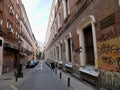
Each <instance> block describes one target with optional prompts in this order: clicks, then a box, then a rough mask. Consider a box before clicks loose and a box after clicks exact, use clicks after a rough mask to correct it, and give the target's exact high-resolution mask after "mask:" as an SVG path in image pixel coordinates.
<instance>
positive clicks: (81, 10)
mask: <svg viewBox="0 0 120 90" xmlns="http://www.w3.org/2000/svg"><path fill="white" fill-rule="evenodd" d="M119 17H120V0H53V4H52V8H51V13H50V18H49V22H48V29H47V34H46V42H45V43H46V47H45V50H46V52H45V57H46V60H48V61H52V62H55V63H57V66H58V67H61V68H62V69H63V70H66V71H67V72H69V73H71V74H72V75H75V76H78V75H79V76H80V77H79V78H81V79H83V80H86V81H88V82H90V83H92V84H94V85H98V86H101V87H104V88H107V89H115V90H117V89H120V72H119V71H120V64H119V63H120V57H119V56H120V55H119V50H120V47H119V45H120V42H119V41H120V30H119V29H120V27H119V25H120V18H119Z"/></svg>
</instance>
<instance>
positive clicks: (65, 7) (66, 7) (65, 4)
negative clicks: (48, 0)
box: [63, 0, 70, 19]
mask: <svg viewBox="0 0 120 90" xmlns="http://www.w3.org/2000/svg"><path fill="white" fill-rule="evenodd" d="M63 11H64V19H66V17H67V16H68V15H69V14H70V6H69V0H63Z"/></svg>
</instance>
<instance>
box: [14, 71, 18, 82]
mask: <svg viewBox="0 0 120 90" xmlns="http://www.w3.org/2000/svg"><path fill="white" fill-rule="evenodd" d="M14 76H15V81H16V82H17V81H18V77H17V71H15V72H14Z"/></svg>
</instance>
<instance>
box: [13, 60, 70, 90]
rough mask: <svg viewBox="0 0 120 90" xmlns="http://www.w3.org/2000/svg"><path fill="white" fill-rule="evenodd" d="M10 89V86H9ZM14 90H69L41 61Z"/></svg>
mask: <svg viewBox="0 0 120 90" xmlns="http://www.w3.org/2000/svg"><path fill="white" fill-rule="evenodd" d="M11 87H12V86H11ZM14 87H15V88H14ZM13 89H14V90H69V88H68V87H67V85H66V84H65V83H64V82H63V81H62V80H60V79H59V78H58V77H57V76H56V75H55V73H54V72H53V71H52V70H51V69H50V68H49V67H48V66H47V65H46V64H44V62H43V61H41V62H40V63H39V64H38V65H37V66H36V67H35V68H34V69H33V70H31V71H30V72H29V74H28V75H27V76H25V77H24V79H23V80H21V81H20V82H18V83H16V84H15V85H14V86H13Z"/></svg>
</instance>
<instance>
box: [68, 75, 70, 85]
mask: <svg viewBox="0 0 120 90" xmlns="http://www.w3.org/2000/svg"><path fill="white" fill-rule="evenodd" d="M68 87H70V77H69V78H68Z"/></svg>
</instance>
